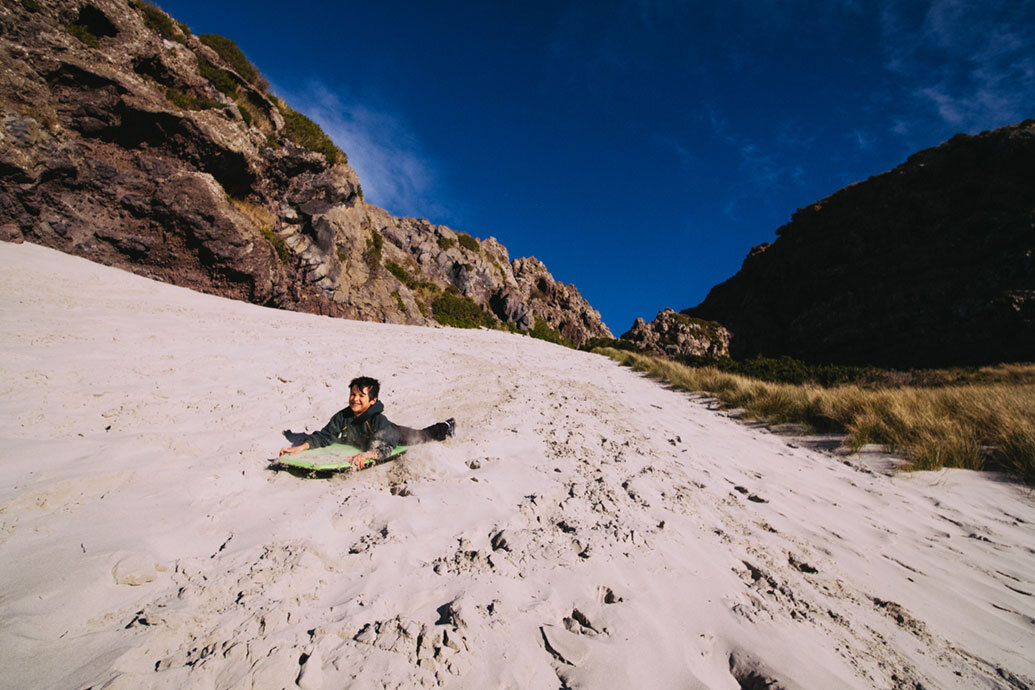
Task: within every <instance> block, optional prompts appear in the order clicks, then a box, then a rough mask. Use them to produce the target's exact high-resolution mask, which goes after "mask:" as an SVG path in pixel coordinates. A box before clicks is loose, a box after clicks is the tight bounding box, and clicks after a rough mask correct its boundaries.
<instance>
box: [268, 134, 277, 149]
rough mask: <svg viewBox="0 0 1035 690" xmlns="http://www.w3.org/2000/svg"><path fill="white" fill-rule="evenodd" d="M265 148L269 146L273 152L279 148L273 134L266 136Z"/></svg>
mask: <svg viewBox="0 0 1035 690" xmlns="http://www.w3.org/2000/svg"><path fill="white" fill-rule="evenodd" d="M266 146H269V147H270V148H271V149H273V150H274V151H275V150H277V149H279V148H280V141H279V140H278V139H277V137H276V136H275V135H273V134H267V135H266Z"/></svg>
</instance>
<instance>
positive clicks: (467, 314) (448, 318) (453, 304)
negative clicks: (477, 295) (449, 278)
mask: <svg viewBox="0 0 1035 690" xmlns="http://www.w3.org/2000/svg"><path fill="white" fill-rule="evenodd" d="M450 287H455V286H452V285H451V286H450ZM431 311H432V314H433V315H434V319H435V320H436V321H438V322H439V323H441V324H443V325H445V326H454V327H456V328H481V327H485V328H496V327H497V325H498V322H497V321H496V319H495V318H494V317H493V316H492V315H491V314H489V313H488V312H486V311H485V310H484V309H483V308H482V307H481V306H479V305H478V303H477V302H475V301H474V300H473V299H471V298H470V297H466V296H463V295H459V294H457V293H456V291H455V290H449V289H448V288H447V289H446V291H445V292H443V293H442V294H440V295H439V296H438V297H436V298H435V299H434V300H433V301H432V302H431Z"/></svg>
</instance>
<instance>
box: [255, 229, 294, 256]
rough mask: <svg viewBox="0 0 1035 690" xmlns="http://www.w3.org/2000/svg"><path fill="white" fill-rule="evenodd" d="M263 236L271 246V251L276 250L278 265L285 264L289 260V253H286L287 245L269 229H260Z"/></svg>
mask: <svg viewBox="0 0 1035 690" xmlns="http://www.w3.org/2000/svg"><path fill="white" fill-rule="evenodd" d="M260 229H261V230H262V234H263V236H264V237H265V238H266V239H267V240H269V241H270V244H272V245H273V249H274V250H276V252H277V256H278V257H279V258H280V263H282V264H286V263H287V262H288V261H290V260H291V252H290V251H288V247H287V244H286V243H285V242H284V238H283V237H281V236H280V235H277V234H276V233H274V232H273V231H272V230H270V229H269V228H260Z"/></svg>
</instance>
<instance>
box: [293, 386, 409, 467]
mask: <svg viewBox="0 0 1035 690" xmlns="http://www.w3.org/2000/svg"><path fill="white" fill-rule="evenodd" d="M384 410H385V406H384V405H382V404H381V401H380V400H378V401H377V402H375V403H374V404H373V405H371V406H370V408H369V409H367V411H366V412H364V413H363V414H361V415H360V416H359V417H358V418H357V419H353V418H352V410H351V409H350V408H348V407H346V408H345V409H344V410H341V411H340V412H338V413H337V414H336V415H334V416H333V417H331V421H329V422H327V426H325V427H324V428H322V429H320V430H319V431H317V432H315V433H312V434H309V435H308V436H306V438H305V440H306V441H307V442H308V443H309V447H310V448H323V447H324V446H329V445H331V444H332V443H347V444H349V445H350V446H355V447H357V448H359V449H360V450H373V451H377V456H378V458H379V459H381V460H384V459H385V458H387V457H388V456H389V455H391V454H392V450H393V449H394V448H395V447H396V446H397V445H399V430H398V429H397V428H396V427H395V425H394V424H392V423H391V422H390V421H388V418H387V417H385V416H384V414H383V413H384Z"/></svg>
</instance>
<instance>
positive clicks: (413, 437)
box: [395, 420, 453, 446]
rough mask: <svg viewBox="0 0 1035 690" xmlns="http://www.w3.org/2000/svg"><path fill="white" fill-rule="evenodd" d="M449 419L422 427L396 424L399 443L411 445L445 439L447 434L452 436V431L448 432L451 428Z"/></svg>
mask: <svg viewBox="0 0 1035 690" xmlns="http://www.w3.org/2000/svg"><path fill="white" fill-rule="evenodd" d="M451 421H452V420H450V421H449V422H439V423H438V424H432V425H431V426H426V427H424V428H423V429H413V428H410V427H408V426H402V425H401V424H396V425H395V426H396V428H397V429H399V443H401V444H402V445H404V446H413V445H416V444H418V443H427V442H428V441H445V440H446V437H447V436H452V433H450V432H451V431H452V430H453V424H451V423H450V422H451Z"/></svg>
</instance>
